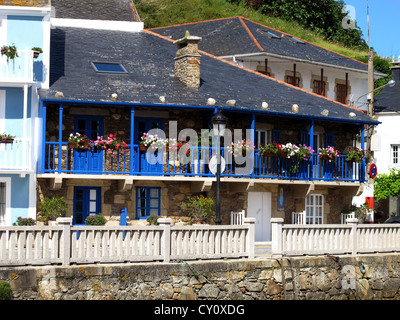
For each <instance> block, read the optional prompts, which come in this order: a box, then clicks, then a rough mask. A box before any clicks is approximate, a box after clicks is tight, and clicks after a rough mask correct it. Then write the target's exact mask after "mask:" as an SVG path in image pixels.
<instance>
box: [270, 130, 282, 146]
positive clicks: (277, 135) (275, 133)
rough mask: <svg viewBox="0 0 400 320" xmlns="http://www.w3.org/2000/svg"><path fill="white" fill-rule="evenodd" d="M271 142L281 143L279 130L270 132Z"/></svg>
mask: <svg viewBox="0 0 400 320" xmlns="http://www.w3.org/2000/svg"><path fill="white" fill-rule="evenodd" d="M271 142H276V143H280V142H281V130H279V129H274V130H272V141H271Z"/></svg>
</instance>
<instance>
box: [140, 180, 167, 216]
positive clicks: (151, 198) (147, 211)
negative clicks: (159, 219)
mask: <svg viewBox="0 0 400 320" xmlns="http://www.w3.org/2000/svg"><path fill="white" fill-rule="evenodd" d="M160 203H161V188H157V187H137V188H136V218H137V219H146V218H147V217H148V216H150V215H152V214H155V215H158V216H159V215H160V206H161V204H160Z"/></svg>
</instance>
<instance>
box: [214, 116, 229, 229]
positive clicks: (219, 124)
mask: <svg viewBox="0 0 400 320" xmlns="http://www.w3.org/2000/svg"><path fill="white" fill-rule="evenodd" d="M227 121H228V118H227V117H225V116H224V115H223V114H222V113H221V111H219V110H218V111H217V113H216V114H215V115H213V116H212V117H211V123H212V125H213V133H214V136H215V137H216V138H217V194H216V203H215V206H216V210H215V211H216V217H215V224H217V225H220V224H221V222H222V221H221V204H220V200H219V193H220V191H219V184H220V179H221V148H220V138H221V137H222V136H223V134H224V130H225V128H226V123H227Z"/></svg>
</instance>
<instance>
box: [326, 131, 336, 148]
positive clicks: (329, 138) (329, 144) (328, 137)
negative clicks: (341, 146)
mask: <svg viewBox="0 0 400 320" xmlns="http://www.w3.org/2000/svg"><path fill="white" fill-rule="evenodd" d="M333 146H334V144H333V133H325V148H327V147H333Z"/></svg>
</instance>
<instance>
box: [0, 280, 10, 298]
mask: <svg viewBox="0 0 400 320" xmlns="http://www.w3.org/2000/svg"><path fill="white" fill-rule="evenodd" d="M11 297H12V288H11V285H10V283H9V282H7V281H4V282H0V300H8V299H11Z"/></svg>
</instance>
